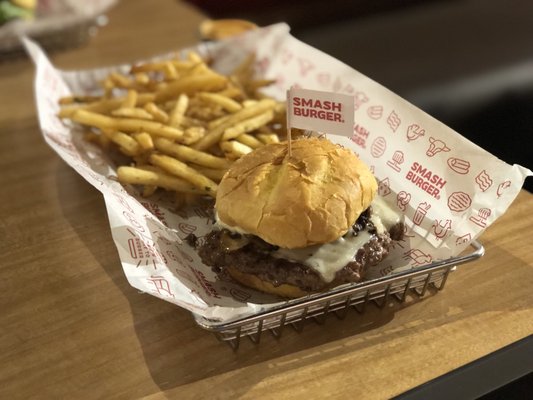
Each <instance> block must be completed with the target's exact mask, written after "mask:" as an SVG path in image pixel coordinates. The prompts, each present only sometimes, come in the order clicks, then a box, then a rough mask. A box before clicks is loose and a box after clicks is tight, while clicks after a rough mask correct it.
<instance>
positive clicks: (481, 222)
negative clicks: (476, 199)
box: [469, 208, 492, 228]
mask: <svg viewBox="0 0 533 400" xmlns="http://www.w3.org/2000/svg"><path fill="white" fill-rule="evenodd" d="M491 213H492V212H491V211H490V210H489V209H488V208H481V209H480V210H479V211H478V212H477V215H475V216H472V217H470V218H469V220H470V221H472V222H473V223H474V224H476V225H477V226H480V227H481V228H485V227H486V226H487V219H488V218H489V217H490V214H491Z"/></svg>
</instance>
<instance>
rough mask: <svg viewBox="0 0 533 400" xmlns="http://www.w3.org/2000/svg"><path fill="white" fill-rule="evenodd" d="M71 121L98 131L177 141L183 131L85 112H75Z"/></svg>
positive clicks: (150, 123) (145, 122) (151, 122)
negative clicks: (122, 132)
mask: <svg viewBox="0 0 533 400" xmlns="http://www.w3.org/2000/svg"><path fill="white" fill-rule="evenodd" d="M71 119H72V120H73V121H75V122H78V123H80V124H84V125H89V126H95V127H97V128H100V129H112V130H120V131H125V132H142V131H145V132H148V133H150V134H152V135H154V136H160V137H165V138H167V139H174V140H178V141H179V139H181V137H183V131H181V130H179V129H176V128H172V127H170V126H166V125H163V124H161V123H159V122H154V121H146V120H142V119H133V118H132V119H127V118H112V117H108V116H106V115H101V114H96V113H93V112H90V111H86V110H77V111H76V112H75V113H74V114H73V115H72V117H71Z"/></svg>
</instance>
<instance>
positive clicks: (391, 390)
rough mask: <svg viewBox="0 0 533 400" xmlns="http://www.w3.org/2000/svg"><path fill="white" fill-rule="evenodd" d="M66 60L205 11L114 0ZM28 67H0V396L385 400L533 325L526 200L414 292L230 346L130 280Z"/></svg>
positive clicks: (68, 64)
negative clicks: (42, 122)
mask: <svg viewBox="0 0 533 400" xmlns="http://www.w3.org/2000/svg"><path fill="white" fill-rule="evenodd" d="M108 15H109V25H108V26H106V27H104V28H103V29H101V30H100V32H99V33H98V34H97V35H96V36H95V37H94V38H92V40H91V41H90V43H88V44H86V45H83V46H81V47H79V48H75V49H70V50H66V51H61V52H55V53H53V54H52V60H53V62H54V63H55V64H56V65H58V66H60V67H63V68H90V67H96V66H103V65H108V64H114V63H119V62H127V61H132V60H135V59H139V58H143V57H147V56H150V55H155V54H158V53H162V52H166V51H169V50H173V49H177V48H180V47H183V46H186V45H190V44H194V43H195V42H196V41H197V40H198V37H197V33H196V32H197V25H198V23H199V22H200V21H201V20H202V19H203V16H202V15H201V14H200V13H199V12H197V11H196V10H194V9H192V8H190V7H189V6H186V5H184V4H183V3H180V2H177V1H171V0H158V1H150V2H149V1H146V0H145V1H142V0H129V1H122V2H120V3H119V5H118V6H116V7H115V8H114V9H112V10H111V11H110V12H109V13H108ZM33 72H34V71H33V66H32V64H31V63H30V62H29V61H28V60H27V59H22V60H17V61H11V62H8V63H2V64H0V88H1V90H0V104H1V107H0V185H1V186H0V187H1V189H2V190H1V191H0V310H1V312H0V398H2V399H30V398H38V399H48V398H50V399H59V398H71V399H98V398H105V399H115V398H116V399H132V398H143V397H144V398H149V399H160V398H161V399H166V398H176V399H189V398H190V399H207V398H209V399H235V398H239V399H241V398H242V399H260V398H279V399H281V398H295V399H299V398H333V399H345V398H358V399H366V398H369V399H384V398H389V397H391V396H393V395H396V394H399V393H402V392H404V391H406V390H408V389H410V388H413V387H415V386H417V385H420V384H422V383H424V382H427V381H429V380H431V379H432V378H435V377H437V376H439V375H441V374H444V373H446V372H448V371H450V370H452V369H454V368H457V367H459V366H461V365H464V364H466V363H468V362H470V361H473V360H476V359H477V358H479V357H481V356H484V355H486V354H489V353H491V352H493V351H495V350H497V349H499V348H501V347H503V346H505V345H507V344H510V343H512V342H514V341H516V340H518V339H521V338H523V337H525V336H527V335H529V334H531V333H532V332H533V295H532V290H531V288H532V287H533V244H532V241H531V234H532V233H533V231H532V227H533V213H532V212H531V210H532V209H533V196H532V195H531V194H529V193H527V192H522V193H521V194H520V195H519V197H518V199H517V200H516V202H515V203H514V204H513V205H512V207H511V208H510V210H509V211H508V212H507V213H506V214H505V215H504V216H503V217H502V218H501V219H500V220H499V221H497V222H496V223H495V224H494V225H493V226H492V227H491V228H490V229H488V231H487V232H486V233H485V234H484V235H483V237H482V238H481V241H482V242H483V244H484V245H485V247H486V255H485V256H484V257H483V258H482V259H481V260H479V261H476V262H474V263H470V264H466V265H463V266H461V267H459V268H458V270H457V271H456V272H454V273H452V274H451V275H450V278H449V280H448V283H447V285H446V288H445V289H444V290H443V291H442V292H440V293H438V294H434V295H432V296H429V297H426V298H424V299H423V300H416V299H411V300H410V301H409V302H408V303H407V304H403V305H398V304H395V303H391V304H390V306H387V307H385V308H384V309H378V308H375V307H370V308H369V310H368V311H367V312H366V313H365V314H364V315H359V314H357V313H355V312H353V313H352V314H349V315H348V317H347V318H346V319H345V320H344V321H338V320H336V319H334V318H333V317H332V318H330V319H328V320H327V322H326V324H325V325H324V326H319V325H314V324H311V323H310V324H308V325H307V326H306V327H305V329H304V330H303V332H302V333H300V334H298V333H296V332H294V331H292V330H286V331H285V332H284V335H283V336H282V338H281V339H280V340H279V341H278V340H275V339H274V338H273V337H271V336H264V337H263V339H262V342H261V344H260V345H259V346H255V345H253V344H252V343H251V342H249V341H247V340H245V341H244V342H243V343H242V344H241V348H240V349H239V351H238V352H236V353H234V352H232V351H231V349H230V348H229V347H228V346H226V345H224V344H222V343H219V342H218V341H217V340H216V339H215V337H214V336H213V335H212V334H210V333H207V332H205V331H203V330H202V329H200V328H199V327H197V326H196V325H195V323H194V321H193V319H192V317H191V315H190V314H189V313H188V312H187V311H185V310H182V309H179V308H177V307H175V306H173V305H171V304H169V303H166V302H163V301H161V300H159V299H157V298H155V297H152V296H149V295H147V294H141V293H139V292H138V291H137V290H136V289H134V288H132V287H131V286H130V285H129V284H128V282H127V280H126V278H125V276H124V274H123V272H122V269H121V266H120V262H119V258H118V255H117V252H116V249H115V247H114V244H113V241H112V238H111V234H110V230H109V225H108V222H107V215H106V210H105V207H104V202H103V199H102V197H101V195H100V193H99V192H98V191H97V190H95V189H94V188H92V187H91V186H90V185H89V184H88V183H87V182H85V181H84V180H83V178H81V177H80V176H79V175H78V174H77V173H75V172H74V171H73V170H71V169H70V168H69V167H67V166H66V164H65V163H64V162H63V161H61V160H60V159H59V157H58V156H57V155H56V154H55V153H54V152H53V151H52V150H51V149H50V148H49V147H48V146H47V145H46V144H45V143H44V141H43V139H42V136H41V134H40V132H39V127H38V123H37V120H36V110H35V105H34V104H35V103H34V98H33V90H32V84H33V83H32V82H33Z"/></svg>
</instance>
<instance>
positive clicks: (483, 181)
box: [475, 170, 493, 192]
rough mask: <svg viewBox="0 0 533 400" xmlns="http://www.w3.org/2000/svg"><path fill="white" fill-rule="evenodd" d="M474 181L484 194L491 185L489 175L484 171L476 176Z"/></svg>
mask: <svg viewBox="0 0 533 400" xmlns="http://www.w3.org/2000/svg"><path fill="white" fill-rule="evenodd" d="M475 180H476V183H477V185H478V186H479V188H480V189H481V191H482V192H485V191H486V190H487V189H488V188H490V187H491V186H492V183H493V182H492V179H491V177H490V175H489V174H488V173H487V171H485V170H483V171H481V172H480V173H479V174H478V175H477V176H476V179H475Z"/></svg>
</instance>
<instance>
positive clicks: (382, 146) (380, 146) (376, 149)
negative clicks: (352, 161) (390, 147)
mask: <svg viewBox="0 0 533 400" xmlns="http://www.w3.org/2000/svg"><path fill="white" fill-rule="evenodd" d="M386 149H387V141H386V140H385V138H384V137H383V136H379V137H377V138H376V139H374V141H373V142H372V144H371V145H370V154H372V157H375V158H379V157H381V156H382V155H383V154H385V150H386Z"/></svg>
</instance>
